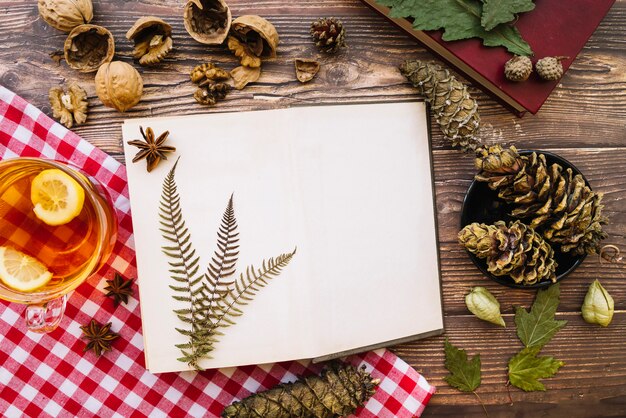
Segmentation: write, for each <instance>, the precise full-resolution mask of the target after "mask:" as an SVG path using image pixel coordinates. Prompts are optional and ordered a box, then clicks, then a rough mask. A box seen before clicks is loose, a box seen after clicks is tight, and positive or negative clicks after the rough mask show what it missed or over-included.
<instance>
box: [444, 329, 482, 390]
mask: <svg viewBox="0 0 626 418" xmlns="http://www.w3.org/2000/svg"><path fill="white" fill-rule="evenodd" d="M444 346H445V353H446V361H445V363H444V365H445V366H446V369H448V370H449V371H450V374H449V375H448V376H446V377H444V380H445V381H446V382H448V384H449V385H450V386H453V387H455V388H457V389H459V390H461V391H463V392H473V391H474V390H475V389H476V388H477V387H478V386H480V354H476V355H475V356H474V357H473V358H472V359H471V360H470V361H467V353H466V352H465V350H461V349H458V348H456V347H455V346H454V345H452V344H451V343H449V342H448V339H447V338H446V341H445V343H444Z"/></svg>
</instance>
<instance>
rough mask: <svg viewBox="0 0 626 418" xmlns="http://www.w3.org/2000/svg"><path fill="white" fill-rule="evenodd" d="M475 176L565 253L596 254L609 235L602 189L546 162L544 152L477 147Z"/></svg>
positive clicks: (512, 213)
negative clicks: (593, 187)
mask: <svg viewBox="0 0 626 418" xmlns="http://www.w3.org/2000/svg"><path fill="white" fill-rule="evenodd" d="M476 168H478V170H479V172H478V174H477V175H476V180H478V181H482V182H487V183H488V184H489V188H491V189H492V190H497V191H498V196H499V197H500V198H501V199H504V200H505V201H506V202H508V203H511V204H513V205H514V207H515V209H514V210H513V211H512V212H511V215H512V216H514V217H516V218H520V219H527V220H530V223H529V225H530V227H531V228H533V229H536V230H537V231H538V232H539V233H541V234H542V235H543V237H544V238H545V239H546V240H547V241H549V242H550V243H552V244H558V245H560V249H561V251H563V252H569V251H571V252H572V253H574V254H575V255H582V254H595V253H597V252H598V251H599V247H600V240H602V239H604V238H606V237H607V234H606V233H605V232H604V231H603V230H602V225H604V224H606V223H607V222H608V219H607V218H606V217H604V216H602V208H603V205H602V204H601V201H602V193H595V192H593V191H592V190H591V189H590V188H589V186H587V185H586V184H585V180H584V179H583V177H582V176H581V175H580V174H577V175H574V174H573V173H572V170H571V169H569V168H568V169H566V170H563V167H561V166H560V165H559V164H551V165H548V164H547V163H546V158H545V155H543V154H536V153H533V154H531V155H519V154H518V152H517V149H516V148H515V147H511V148H509V149H502V147H501V146H500V145H495V146H493V147H489V148H488V149H485V148H481V149H479V150H477V158H476Z"/></svg>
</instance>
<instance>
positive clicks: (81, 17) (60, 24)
mask: <svg viewBox="0 0 626 418" xmlns="http://www.w3.org/2000/svg"><path fill="white" fill-rule="evenodd" d="M37 8H38V9H39V14H40V15H41V17H42V19H43V20H44V21H45V22H46V23H47V24H48V25H50V26H52V27H53V28H55V29H58V30H60V31H63V32H69V31H71V30H72V29H74V28H75V27H76V26H78V25H83V24H85V23H89V22H91V19H93V4H92V3H91V0H39V1H37Z"/></svg>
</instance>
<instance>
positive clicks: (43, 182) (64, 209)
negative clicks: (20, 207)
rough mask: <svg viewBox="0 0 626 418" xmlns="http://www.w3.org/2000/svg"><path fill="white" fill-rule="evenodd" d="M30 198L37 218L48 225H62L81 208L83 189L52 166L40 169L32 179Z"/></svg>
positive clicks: (83, 195) (83, 196) (83, 197)
mask: <svg viewBox="0 0 626 418" xmlns="http://www.w3.org/2000/svg"><path fill="white" fill-rule="evenodd" d="M30 200H31V202H32V203H33V205H34V206H35V208H34V209H33V210H34V212H35V215H37V217H38V218H39V219H41V220H42V221H44V222H45V223H47V224H48V225H63V224H66V223H68V222H69V221H71V220H72V219H74V218H75V217H76V216H77V215H78V214H79V213H80V211H81V210H82V209H83V203H84V202H85V191H84V190H83V188H82V187H81V185H80V184H78V182H77V181H76V180H74V179H73V178H72V177H70V176H69V175H68V174H66V173H64V172H63V171H61V170H59V169H57V168H53V169H50V170H44V171H42V172H41V173H39V174H38V175H37V177H35V178H34V179H33V182H32V184H31V186H30Z"/></svg>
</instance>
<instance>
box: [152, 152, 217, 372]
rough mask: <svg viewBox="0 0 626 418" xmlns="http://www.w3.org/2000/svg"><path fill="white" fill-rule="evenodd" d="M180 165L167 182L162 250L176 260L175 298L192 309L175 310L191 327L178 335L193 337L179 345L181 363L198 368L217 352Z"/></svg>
mask: <svg viewBox="0 0 626 418" xmlns="http://www.w3.org/2000/svg"><path fill="white" fill-rule="evenodd" d="M177 165H178V160H177V161H176V163H175V164H174V165H173V166H172V169H171V170H170V171H169V173H168V174H167V176H166V177H165V181H164V182H163V191H162V194H161V202H160V204H159V217H160V221H159V223H160V224H161V228H160V229H159V230H160V231H161V235H162V236H163V238H164V239H165V240H166V241H168V245H165V246H163V247H161V249H162V251H163V253H164V254H165V255H167V256H168V257H170V258H171V259H172V260H173V261H169V262H168V264H169V266H170V269H169V273H170V277H171V278H172V280H174V282H176V284H175V285H169V287H170V289H172V290H173V291H174V292H176V293H175V295H173V298H174V299H175V300H177V301H179V302H184V303H186V304H187V305H188V308H186V309H177V310H174V313H175V314H176V315H177V316H178V318H179V319H180V320H181V321H182V322H184V323H186V324H190V326H191V329H190V330H187V329H180V328H177V330H178V332H180V333H181V334H183V335H185V336H187V337H189V342H188V343H186V344H179V345H177V347H178V348H180V350H181V352H182V353H183V357H181V358H180V359H179V360H181V361H184V362H186V363H188V364H189V365H191V366H193V367H194V368H198V360H199V359H200V358H202V357H205V356H206V355H207V354H208V353H209V352H210V351H211V350H213V343H214V342H215V340H214V338H212V334H211V333H210V332H209V333H207V332H206V331H205V330H206V329H207V325H208V311H207V309H206V308H205V304H204V303H203V299H204V292H203V289H204V286H203V284H202V278H203V275H202V274H200V275H198V270H199V265H198V263H199V261H200V257H199V256H198V255H196V250H195V248H193V244H192V242H191V234H190V233H189V229H188V228H187V227H186V225H185V221H184V220H183V213H182V208H181V206H180V195H179V194H178V188H177V185H176V180H175V178H174V174H175V172H176V166H177Z"/></svg>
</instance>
